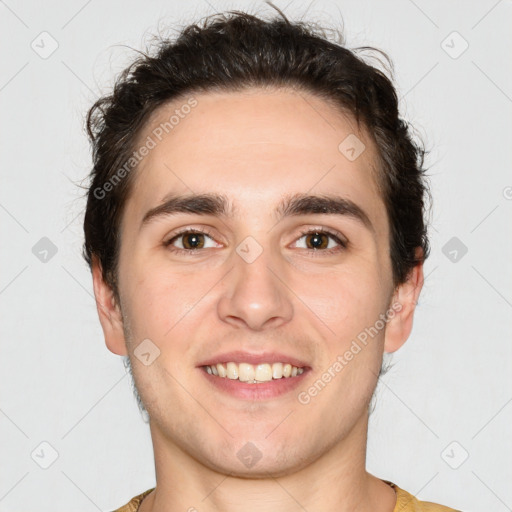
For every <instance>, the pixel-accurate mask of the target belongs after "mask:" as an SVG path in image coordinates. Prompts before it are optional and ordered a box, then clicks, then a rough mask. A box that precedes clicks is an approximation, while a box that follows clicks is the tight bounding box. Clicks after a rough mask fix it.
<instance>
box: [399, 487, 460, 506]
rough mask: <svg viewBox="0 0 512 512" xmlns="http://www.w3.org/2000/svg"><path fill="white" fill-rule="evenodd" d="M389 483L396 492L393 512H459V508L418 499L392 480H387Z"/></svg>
mask: <svg viewBox="0 0 512 512" xmlns="http://www.w3.org/2000/svg"><path fill="white" fill-rule="evenodd" d="M389 484H390V485H391V487H393V489H394V490H395V492H396V505H395V508H394V510H393V512H460V510H455V509H454V508H449V507H445V506H444V505H438V504H437V503H431V502H430V501H419V500H418V499H417V498H416V497H414V496H413V495H412V494H410V493H408V492H407V491H404V490H403V489H401V488H400V487H398V486H397V485H395V484H393V483H392V482H389Z"/></svg>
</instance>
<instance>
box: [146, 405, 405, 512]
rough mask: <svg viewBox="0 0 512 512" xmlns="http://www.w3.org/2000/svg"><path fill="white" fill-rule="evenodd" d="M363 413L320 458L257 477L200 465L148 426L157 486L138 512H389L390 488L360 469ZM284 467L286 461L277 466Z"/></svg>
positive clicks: (363, 453)
mask: <svg viewBox="0 0 512 512" xmlns="http://www.w3.org/2000/svg"><path fill="white" fill-rule="evenodd" d="M367 426H368V415H367V414H365V416H364V417H362V418H361V420H360V421H359V422H358V423H357V424H356V425H355V426H354V428H353V429H352V431H351V432H350V433H349V434H348V435H347V436H345V437H344V438H343V439H342V440H340V441H339V442H337V443H336V444H335V445H333V446H324V447H321V448H322V449H321V453H320V455H319V456H318V457H317V458H316V459H314V460H311V461H310V462H308V463H307V464H303V465H301V466H300V467H298V466H296V467H287V470H285V472H284V473H282V474H281V473H279V474H278V473H275V472H273V471H270V470H269V471H266V472H265V471H264V470H263V474H262V472H261V471H260V472H259V473H258V477H257V478H251V477H250V476H249V477H247V476H245V475H244V476H241V475H237V473H236V470H235V469H233V471H232V472H231V473H225V472H224V473H223V472H220V471H216V470H215V469H212V468H210V467H208V466H206V465H205V464H203V463H201V462H199V460H198V459H197V458H196V457H193V456H191V455H190V454H189V453H187V452H185V451H184V450H182V449H181V448H180V447H179V446H178V445H177V444H176V443H174V442H172V441H171V440H170V439H169V438H166V437H165V436H163V435H162V432H161V431H159V430H158V429H157V428H155V427H154V426H153V425H151V434H152V439H153V448H154V453H155V470H156V488H155V490H154V491H153V492H151V493H150V494H149V495H148V496H147V497H146V498H145V499H144V501H143V502H142V504H141V506H140V508H139V511H140V512H156V511H158V512H177V511H183V510H190V511H194V510H201V512H221V511H222V512H237V511H239V510H240V506H241V504H243V509H244V512H282V511H283V510H308V512H320V511H321V512H348V511H354V510H357V511H361V512H363V511H368V512H369V511H372V512H392V511H393V508H394V506H395V501H396V496H395V492H394V490H393V489H392V488H391V487H390V486H388V485H387V484H385V483H384V482H382V481H381V480H379V479H377V478H375V477H374V476H372V475H370V474H369V473H367V471H366V469H365V458H366V436H367ZM280 464H281V465H285V464H286V461H284V462H282V461H281V463H280Z"/></svg>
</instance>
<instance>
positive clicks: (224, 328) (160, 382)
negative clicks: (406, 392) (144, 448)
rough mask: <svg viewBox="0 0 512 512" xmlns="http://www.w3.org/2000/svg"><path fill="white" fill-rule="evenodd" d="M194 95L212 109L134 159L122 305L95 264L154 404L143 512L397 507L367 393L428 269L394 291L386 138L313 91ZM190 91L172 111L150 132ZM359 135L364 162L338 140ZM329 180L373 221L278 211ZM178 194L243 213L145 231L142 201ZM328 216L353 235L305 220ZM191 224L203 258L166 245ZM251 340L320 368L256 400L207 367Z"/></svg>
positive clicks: (122, 351)
mask: <svg viewBox="0 0 512 512" xmlns="http://www.w3.org/2000/svg"><path fill="white" fill-rule="evenodd" d="M194 97H195V98H196V99H197V101H198V105H197V106H196V107H195V108H194V109H193V110H192V112H191V113H190V114H189V115H188V116H186V117H185V118H184V119H183V120H181V121H180V123H179V124H178V125H177V126H175V128H174V129H173V130H172V132H170V133H169V135H167V136H166V137H165V138H164V139H163V140H162V142H160V143H159V144H158V145H157V146H156V147H155V148H154V149H152V150H151V151H150V153H149V154H148V155H147V156H146V157H145V158H144V160H143V161H142V162H141V164H140V165H139V167H138V169H137V170H136V172H137V175H136V181H135V187H134V189H133V191H132V194H131V196H130V197H129V199H128V201H127V204H126V209H125V211H124V215H123V219H122V225H121V237H122V243H121V250H120V258H119V276H120V277H119V293H120V298H121V299H120V304H117V303H116V301H115V299H114V295H113V293H112V290H111V289H110V288H109V286H108V285H107V284H106V283H105V282H104V281H103V279H102V277H101V267H100V265H99V263H98V261H97V260H95V262H94V265H93V282H94V292H95V296H96V301H97V306H98V314H99V317H100V321H101V325H102V328H103V331H104V336H105V341H106V344H107V347H108V348H109V350H110V351H112V352H113V353H115V354H119V355H127V354H128V355H129V356H130V360H131V363H132V367H133V375H134V379H135V384H136V386H137V389H138V391H139V394H140V396H141V398H142V401H143V403H144V405H145V407H146V409H147V411H148V413H149V417H150V429H151V435H152V440H153V447H154V454H155V468H156V480H157V486H156V490H155V491H153V492H152V493H151V494H149V495H148V497H147V498H146V499H145V500H144V501H143V503H142V505H141V507H140V511H141V512H149V511H156V510H158V511H160V512H171V511H172V512H174V511H178V510H180V511H183V510H188V509H189V508H190V507H195V508H197V509H198V510H201V511H208V512H213V511H223V512H231V511H235V510H236V511H238V510H240V504H243V508H244V510H245V511H246V512H252V511H254V512H261V511H263V510H264V511H276V512H277V511H279V512H281V511H283V510H287V511H294V510H297V511H299V510H301V511H303V510H308V511H309V512H313V511H318V512H320V511H322V512H330V511H332V512H334V511H336V512H340V511H349V510H350V511H354V510H358V511H370V510H371V511H382V512H384V511H388V512H390V511H392V510H393V508H394V505H395V501H396V497H395V493H394V491H393V489H392V488H391V487H390V486H388V485H387V484H385V483H384V482H383V481H382V480H379V479H378V478H376V477H374V476H372V475H370V474H369V473H368V472H367V471H366V469H365V456H366V441H367V425H368V404H369V401H370V399H371V396H372V394H373V391H374V389H375V386H376V383H377V376H378V373H379V369H380V366H381V362H382V355H383V352H384V351H386V352H393V351H395V350H397V349H398V348H400V346H402V344H403V343H404V342H405V341H406V340H407V338H408V336H409V334H410V332H411V329H412V324H413V314H414V308H415V305H416V303H417V300H418V296H419V293H420V291H421V287H422V284H423V267H422V265H421V264H419V265H418V266H416V267H415V268H414V269H413V271H412V272H411V274H410V276H409V279H408V280H407V282H406V283H404V284H402V285H401V286H399V287H398V288H396V289H394V288H393V283H392V273H391V261H390V258H389V224H388V220H387V216H386V212H385V207H384V203H383V202H382V199H381V196H380V194H379V191H378V189H377V187H376V184H375V176H374V173H375V169H376V165H377V153H376V148H375V146H374V144H373V142H372V141H371V140H370V139H369V138H368V136H367V135H366V134H365V133H364V132H362V131H359V130H358V129H357V126H356V125H355V123H354V121H353V120H352V119H351V118H350V117H347V116H343V115H341V113H340V112H339V111H337V110H335V109H334V108H333V107H332V106H330V105H328V104H327V103H326V102H325V101H324V100H322V99H319V98H317V97H315V96H313V95H310V94H306V93H304V92H300V93H298V92H294V91H292V90H288V89H279V90H261V89H251V90H246V91H244V92H237V93H227V92H226V93H218V92H216V93H201V94H198V95H194ZM183 103H184V102H183ZM183 103H182V102H179V103H176V102H174V103H172V104H168V105H165V106H162V107H160V109H159V110H157V111H156V112H155V113H154V115H153V116H152V117H151V119H150V121H149V123H148V124H147V125H146V127H145V128H144V130H143V132H142V133H141V134H140V137H139V140H141V141H143V140H145V138H146V137H147V136H148V135H149V134H151V130H152V129H154V127H156V126H158V125H159V124H160V123H161V122H163V121H165V120H167V119H169V116H170V115H171V114H172V112H174V110H175V109H176V108H177V107H178V108H179V105H181V104H183ZM349 134H356V135H357V137H358V138H359V139H360V140H361V141H363V143H364V144H365V146H366V149H365V151H364V152H363V153H362V154H361V155H360V156H359V157H358V158H357V159H356V160H354V161H349V160H348V159H347V158H346V157H345V156H344V155H343V154H342V153H341V152H340V151H339V150H338V146H339V144H340V142H341V141H343V140H344V139H345V137H347V136H348V135H349ZM329 170H330V171H329ZM328 171H329V172H328ZM333 191H336V192H337V193H338V194H339V195H343V196H344V197H348V198H350V199H351V200H352V201H354V202H355V203H357V204H358V205H359V206H360V207H361V208H363V209H364V210H365V211H366V213H367V214H368V216H369V218H370V220H371V222H372V224H373V226H374V230H373V231H371V230H368V229H366V228H365V227H364V226H363V225H362V224H361V223H359V222H358V221H357V220H355V219H353V218H350V217H348V216H338V215H332V214H329V215H326V214H314V215H303V216H296V217H288V218H284V219H282V220H281V221H279V222H277V221H276V217H274V216H273V213H272V211H273V209H274V208H275V206H276V205H277V204H278V203H279V201H280V200H281V198H282V197H283V196H284V195H286V194H290V193H305V192H308V193H315V194H330V193H332V192H333ZM169 192H175V193H179V194H189V193H191V192H194V193H211V192H217V193H222V194H225V195H226V196H228V197H229V199H230V202H231V203H232V204H233V206H235V207H236V208H237V214H236V215H235V216H234V217H225V218H217V217H213V216H210V215H196V214H194V215H190V214H184V213H180V214H175V215H172V216H167V217H162V218H158V219H154V221H152V222H150V223H149V224H148V225H146V226H145V227H144V228H142V229H139V226H140V224H141V219H142V217H143V215H144V213H145V212H146V211H147V210H149V209H151V208H153V207H155V206H157V205H159V204H160V203H161V202H162V200H163V198H164V197H165V196H166V195H167V194H168V193H169ZM322 226H323V227H325V228H329V229H333V230H336V231H338V232H340V233H342V234H343V236H344V237H345V238H346V239H348V240H349V243H350V245H349V246H348V248H346V249H343V248H341V250H340V251H339V252H334V253H330V254H329V253H325V254H324V253H322V252H321V251H325V250H326V249H316V250H315V249H313V248H312V247H313V245H312V243H311V237H309V239H308V237H307V236H303V235H301V231H302V230H304V229H312V230H314V229H315V228H317V229H318V228H319V227H322ZM186 227H190V228H194V229H195V230H201V229H203V228H207V229H208V230H209V231H210V232H211V233H212V237H211V238H209V237H208V236H205V237H204V238H203V239H202V241H204V243H205V246H206V247H205V248H203V249H200V250H201V251H202V252H201V253H200V254H199V255H196V256H194V255H190V254H176V253H173V252H171V249H170V247H165V246H164V245H163V242H165V241H166V240H168V239H170V238H172V235H173V233H175V232H176V231H177V230H178V229H180V228H186ZM247 236H252V237H253V238H254V239H255V240H257V242H258V243H259V244H260V246H261V247H262V249H263V252H262V254H261V255H260V256H259V257H258V258H257V259H256V260H255V261H254V262H252V263H250V264H248V263H247V262H246V261H244V259H242V258H241V257H240V256H239V255H238V254H237V252H236V251H235V249H236V247H237V246H238V244H240V243H241V242H242V241H243V240H244V239H245V238H246V237H247ZM325 236H326V237H327V235H325ZM308 240H309V245H307V243H308ZM187 241H189V242H190V240H184V237H181V238H179V239H177V240H176V241H175V242H174V246H175V247H178V248H181V247H183V245H181V244H185V243H186V242H187ZM328 241H329V248H331V247H339V245H338V244H337V243H336V242H335V240H333V239H330V238H329V237H327V238H326V240H325V243H326V244H327V242H328ZM312 253H314V254H312ZM395 302H398V303H400V305H401V310H400V312H397V313H396V314H395V316H394V317H393V319H391V320H389V321H388V322H387V323H386V325H385V328H384V329H381V330H380V331H379V333H378V335H377V336H375V337H374V338H373V339H372V341H371V343H368V345H367V346H365V347H364V349H363V350H361V352H359V353H358V354H357V355H356V356H355V357H354V358H353V359H352V361H350V362H349V363H348V364H347V365H346V366H345V367H344V368H343V370H342V371H341V372H339V373H338V374H337V375H336V377H335V378H334V379H332V381H331V382H330V383H329V384H328V385H327V386H325V388H324V389H323V390H322V391H321V392H320V393H318V395H317V396H315V397H314V399H312V400H311V402H310V403H309V404H307V405H303V404H301V403H299V402H298V400H297V393H298V392H299V391H304V390H307V389H308V388H309V387H310V386H311V385H312V384H313V383H314V382H315V381H316V380H317V379H318V378H320V376H321V374H322V373H323V372H324V371H325V370H326V369H327V368H328V367H330V366H332V364H333V363H334V362H335V361H336V358H337V356H338V355H340V354H344V353H345V351H346V350H347V349H349V348H350V344H351V342H352V340H354V339H355V338H356V336H357V335H358V333H360V332H361V331H363V330H364V329H365V328H367V327H370V326H372V325H374V324H375V322H376V320H377V319H378V318H379V314H382V313H385V312H386V311H387V310H389V308H390V307H391V304H393V303H395ZM146 338H149V339H150V340H151V341H152V342H153V343H154V344H155V345H156V346H157V347H158V348H159V350H160V355H159V357H157V358H156V359H155V360H154V362H153V363H152V364H150V365H148V366H145V365H144V364H142V363H141V362H140V361H139V360H138V359H137V358H136V357H135V356H134V352H133V351H134V350H135V348H136V347H137V345H138V344H139V343H140V342H141V341H142V340H144V339H146ZM240 348H241V349H247V350H251V351H256V352H263V351H267V350H269V351H272V350H278V351H282V352H285V353H289V354H294V355H296V356H297V357H299V358H301V359H302V360H305V361H307V362H308V364H309V366H311V367H312V371H311V372H310V373H309V375H308V376H307V379H306V380H305V382H304V385H303V386H301V387H300V389H299V390H298V391H297V392H295V391H292V392H291V393H288V394H286V395H284V396H281V397H278V398H276V399H272V400H266V401H261V402H252V403H251V402H249V401H246V400H241V399H238V398H234V397H231V396H228V395H225V394H222V393H220V392H219V391H218V390H216V388H214V387H213V386H212V385H211V384H210V383H208V382H207V380H206V379H205V378H204V376H203V375H202V374H201V373H200V372H201V371H202V370H199V369H198V368H196V366H197V365H198V364H199V363H200V362H201V361H204V360H205V358H207V357H210V356H213V355H216V354H219V353H221V352H225V351H228V350H235V349H240ZM248 442H251V443H253V444H254V445H255V446H256V447H257V448H258V450H259V451H260V452H261V455H262V457H261V459H260V461H259V462H258V463H257V464H256V465H254V466H253V467H252V468H248V467H245V466H244V465H243V464H242V463H241V461H240V460H239V458H238V457H237V452H238V450H240V449H241V448H242V447H243V446H244V445H246V443H248Z"/></svg>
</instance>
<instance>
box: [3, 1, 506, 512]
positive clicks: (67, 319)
mask: <svg viewBox="0 0 512 512" xmlns="http://www.w3.org/2000/svg"><path fill="white" fill-rule="evenodd" d="M276 4H277V5H278V6H279V7H280V8H281V9H283V10H284V12H285V13H286V14H287V15H288V16H289V17H290V18H292V19H296V18H297V17H300V16H302V15H304V19H308V20H315V21H318V22H319V23H321V24H324V25H329V24H330V23H333V24H339V22H340V13H341V14H342V15H343V19H344V23H345V33H346V37H347V44H348V46H349V47H355V46H359V45H375V46H377V47H378V48H381V49H383V50H384V51H386V52H388V53H389V55H390V56H391V58H392V59H393V61H394V64H395V69H396V81H397V84H398V91H399V93H400V96H401V108H402V112H403V115H404V116H405V117H406V119H408V120H409V121H411V123H412V124H413V125H414V126H415V127H416V128H417V130H418V133H419V134H420V135H421V136H422V137H423V139H424V140H425V142H426V144H427V147H429V148H431V149H432V152H431V154H430V156H429V158H428V160H427V165H428V166H429V167H430V175H431V186H432V192H433V196H434V205H433V215H432V228H431V242H432V254H431V257H430V259H429V260H428V261H427V263H426V266H425V274H426V276H427V279H426V281H425V286H424V289H423V293H422V295H421V297H420V301H419V304H418V308H417V312H416V317H415V324H414V329H413V332H412V335H411V337H410V339H409V341H408V342H407V343H406V345H405V346H404V347H403V348H402V349H401V350H400V351H398V352H397V353H395V354H394V356H393V357H392V360H393V362H394V363H395V364H394V367H393V368H392V369H391V370H390V371H389V373H388V374H387V375H386V376H385V378H384V379H383V380H382V382H381V383H380V385H379V388H378V393H377V405H376V409H375V411H374V413H373V415H372V417H371V427H370V435H369V446H368V468H369V470H370V471H371V472H373V473H374V474H376V475H377V476H379V477H381V478H385V479H388V480H392V481H394V482H395V483H397V484H398V485H399V486H401V487H403V488H405V489H406V490H408V491H409V492H411V493H414V494H417V495H418V496H419V497H420V498H421V499H425V500H427V499H428V500H432V501H437V502H441V503H445V504H447V505H450V506H453V507H455V508H459V509H462V510H465V511H487V510H493V511H496V512H500V511H505V510H512V508H511V507H512V487H511V485H510V482H512V463H511V459H512V457H511V456H512V444H511V443H512V441H511V435H510V425H511V423H512V403H511V402H512V386H511V383H512V372H511V371H510V364H511V355H512V348H511V347H512V344H511V343H510V341H511V327H512V326H511V322H510V319H511V311H512V272H511V266H512V264H511V262H512V246H511V236H510V235H511V233H512V231H511V224H512V222H511V219H512V175H511V172H510V163H511V158H510V157H511V140H512V122H511V112H512V73H511V69H510V62H512V31H511V30H510V26H511V18H512V2H511V1H510V0H509V1H505V0H502V1H496V0H485V1H483V0H482V1H478V2H477V1H473V2H462V1H460V2H456V1H451V2H446V1H429V2H427V1H426V0H415V1H412V0H396V1H387V2H379V1H377V0H374V1H342V0H338V1H337V2H333V1H331V2H330V1H327V0H325V1H320V0H319V1H316V2H315V1H313V2H309V1H308V2H302V1H298V0H296V1H289V0H285V1H276ZM227 8H243V9H248V10H249V11H250V12H261V13H269V14H271V13H272V12H273V11H272V9H270V7H266V6H265V5H264V4H261V3H259V2H250V3H249V2H247V3H244V2H230V3H227V2H221V1H214V0H210V1H208V2H207V1H205V0H197V1H193V2H192V1H191V2H188V3H187V4H186V5H184V3H180V2H178V1H176V0H175V1H169V0H167V1H163V0H162V1H150V2H140V1H139V2H134V1H121V0H115V1H109V2H100V1H98V0H90V1H88V2H87V1H85V0H73V1H67V2H64V1H60V2H56V1H53V2H51V1H46V2H44V3H43V2H36V1H34V0H32V1H23V2H21V1H15V0H5V1H0V37H1V46H0V52H1V59H2V66H1V74H0V108H1V116H0V130H1V131H0V141H1V144H2V152H1V156H0V158H1V161H0V163H1V165H0V169H1V172H2V186H1V188H0V222H1V229H2V244H1V246H0V258H1V261H0V263H1V265H0V268H1V271H0V307H1V311H2V317H1V323H0V333H1V341H2V348H1V351H2V352H1V354H2V355H1V358H0V379H1V391H2V393H1V403H0V439H1V443H0V446H1V452H0V461H1V463H0V464H1V468H0V471H1V473H0V510H1V511H2V512H5V511H15V510H16V511H21V510H24V511H29V510H38V511H39V512H46V511H52V512H55V511H67V512H70V511H84V512H87V511H91V512H94V511H95V510H112V509H113V508H115V507H118V506H120V505H122V504H124V503H125V502H126V501H128V500H129V499H130V498H131V497H132V496H133V495H135V494H138V493H140V492H142V491H144V490H146V489H148V488H149V487H152V486H153V485H154V468H153V458H152V456H153V454H152V447H151V440H150V436H149V430H148V426H147V425H146V424H145V423H144V422H143V421H142V419H141V416H140V414H139V411H138V409H137V407H136V404H135V400H134V397H133V394H132V390H131V382H130V377H129V376H128V375H127V374H126V371H125V368H124V366H123V364H122V359H121V358H120V357H119V356H116V355H114V354H111V353H110V352H109V351H108V350H107V348H106V347H105V345H104V342H103V336H102V331H101V329H100V324H99V321H98V319H97V314H96V308H95V303H94V300H93V295H92V282H91V276H90V273H89V270H88V268H87V267H86V265H85V263H84V261H83V260H82V259H81V254H80V251H81V244H82V241H83V235H82V228H81V223H82V219H83V208H84V201H83V199H82V195H83V191H82V190H80V189H79V188H78V186H77V183H79V181H80V180H81V179H83V178H84V177H85V176H86V174H87V172H88V170H89V166H90V155H89V148H88V143H87V140H86V137H85V134H84V131H83V119H84V115H85V112H86V109H87V108H88V107H89V106H90V105H91V104H92V102H93V101H94V100H95V99H96V97H97V96H98V95H99V94H100V93H103V92H106V91H107V89H108V86H109V85H110V84H111V82H112V77H113V75H114V74H115V73H117V72H119V71H120V70H121V69H122V68H123V67H124V66H125V65H126V64H127V63H128V62H129V61H130V60H131V59H132V57H133V56H134V54H133V53H131V52H129V51H128V50H127V49H126V48H125V47H123V46H122V45H129V46H132V47H135V48H143V47H144V44H145V43H144V41H147V40H148V37H149V36H150V35H151V34H152V33H154V32H155V31H156V30H157V28H158V26H160V28H161V29H162V31H163V32H164V33H165V30H164V28H165V26H167V25H169V26H174V27H177V28H180V27H181V26H183V25H184V24H186V23H188V22H190V21H193V20H196V19H197V18H199V17H202V16H205V15H207V14H211V13H213V12H216V11H222V10H225V9H227ZM306 11H307V12H306ZM44 31H46V32H48V33H49V34H50V36H48V35H40V34H41V32H44ZM454 31H456V32H457V33H458V34H453V32H454ZM171 33H174V32H171ZM53 40H54V41H56V43H54V42H53ZM465 42H467V44H468V45H469V46H468V48H467V49H466V50H465V51H464V52H463V53H461V52H462V50H463V49H464V48H465V44H466V43H465ZM52 44H53V45H55V44H58V48H57V49H56V50H55V51H54V53H52V54H51V55H46V54H45V52H47V53H48V52H50V50H51V49H52ZM31 45H32V46H31ZM43 57H46V58H43ZM43 237H47V238H48V239H49V240H50V241H51V243H52V244H54V245H55V247H56V249H57V252H56V253H55V254H52V251H51V248H50V250H49V252H48V253H47V254H45V253H44V250H45V247H46V249H48V247H47V246H48V245H49V242H48V241H47V240H44V241H42V242H41V241H40V240H41V239H42V238H43ZM453 237H456V238H455V239H454V240H452V238H453ZM38 244H39V245H38ZM45 244H46V245H45ZM447 244H448V245H447ZM461 244H464V246H465V247H467V253H465V254H463V250H462V249H463V247H462V245H461ZM34 247H35V249H33V248H34ZM454 250H455V251H456V253H455V252H453V251H454ZM41 259H42V260H45V259H46V261H41ZM43 442H46V443H49V445H48V444H43V445H41V443H43ZM55 457H56V458H55ZM53 459H55V460H53ZM41 466H48V467H47V468H46V469H44V468H43V467H41ZM195 506H196V508H197V509H198V510H201V503H200V502H199V500H198V503H197V504H195Z"/></svg>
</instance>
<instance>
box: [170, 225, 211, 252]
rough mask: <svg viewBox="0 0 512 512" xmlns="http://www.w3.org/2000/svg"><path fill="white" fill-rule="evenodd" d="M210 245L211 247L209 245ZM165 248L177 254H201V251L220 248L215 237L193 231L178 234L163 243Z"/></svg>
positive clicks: (205, 232)
mask: <svg viewBox="0 0 512 512" xmlns="http://www.w3.org/2000/svg"><path fill="white" fill-rule="evenodd" d="M208 244H209V245H208ZM163 245H164V246H165V247H167V248H168V249H169V250H171V251H173V252H176V253H187V252H188V253H189V254H191V253H193V252H196V251H197V252H198V253H199V252H201V251H199V249H211V248H215V247H218V245H216V244H215V240H214V239H213V236H212V235H211V234H210V233H209V232H207V231H204V232H203V231H195V230H192V229H187V230H184V231H182V232H180V233H176V234H175V235H174V236H173V237H172V238H170V239H169V240H167V241H166V242H164V243H163Z"/></svg>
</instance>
